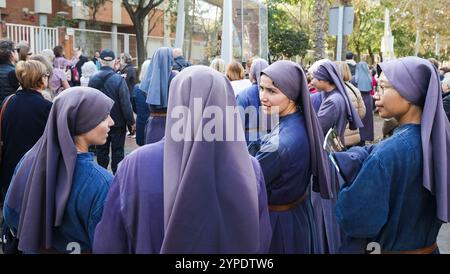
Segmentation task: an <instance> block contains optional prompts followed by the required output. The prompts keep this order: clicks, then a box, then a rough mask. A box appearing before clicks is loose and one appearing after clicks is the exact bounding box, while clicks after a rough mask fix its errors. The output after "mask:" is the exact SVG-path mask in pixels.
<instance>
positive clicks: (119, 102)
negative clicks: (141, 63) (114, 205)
mask: <svg viewBox="0 0 450 274" xmlns="http://www.w3.org/2000/svg"><path fill="white" fill-rule="evenodd" d="M114 62H115V55H114V52H113V51H111V50H109V49H105V50H103V51H102V52H101V53H100V63H101V65H102V67H101V68H100V71H99V72H97V73H96V74H95V75H93V76H92V77H91V78H90V79H89V84H88V86H89V87H92V88H96V89H98V90H100V91H102V92H103V93H104V94H106V95H107V96H108V97H109V98H111V99H113V100H114V106H113V108H112V109H111V117H112V119H113V120H114V126H113V127H111V131H110V132H109V135H108V139H107V141H106V143H105V144H104V145H101V146H97V147H96V148H97V162H98V164H99V165H101V166H102V167H104V168H108V165H109V151H110V147H111V150H112V153H111V156H112V157H111V158H112V159H111V170H112V171H113V173H116V170H117V166H118V164H119V162H120V161H122V159H123V158H124V155H125V151H124V147H125V137H126V133H127V127H128V129H129V130H130V133H131V134H134V132H135V131H136V123H135V119H134V115H133V109H132V108H131V103H130V92H129V91H128V86H127V83H126V82H125V79H123V78H122V77H121V76H120V75H119V74H117V73H115V71H114V70H113V69H112V67H113V65H114Z"/></svg>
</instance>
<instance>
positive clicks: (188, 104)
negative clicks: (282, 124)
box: [161, 66, 260, 254]
mask: <svg viewBox="0 0 450 274" xmlns="http://www.w3.org/2000/svg"><path fill="white" fill-rule="evenodd" d="M169 97H170V99H169V105H168V111H167V113H169V114H171V115H168V116H167V125H166V134H165V138H166V139H165V144H164V227H165V237H164V241H163V244H162V248H161V253H203V254H205V253H257V252H258V251H259V250H260V235H259V234H260V232H259V231H260V225H259V209H258V191H257V180H256V175H255V172H254V169H253V167H252V163H251V160H250V156H249V155H248V152H247V148H246V143H245V138H244V132H243V129H242V124H241V123H239V121H240V118H239V113H237V116H236V123H235V124H234V125H230V124H229V122H230V121H229V119H230V118H229V117H227V116H226V115H225V109H226V108H227V107H236V100H235V97H234V92H233V89H232V87H231V84H230V82H229V81H228V80H227V79H226V76H225V75H223V74H221V73H219V72H217V71H215V70H213V69H211V68H208V67H204V66H192V67H189V68H186V69H184V70H182V71H181V72H180V73H179V74H178V75H177V76H176V77H175V78H174V79H173V81H172V83H171V85H170V92H169ZM196 102H200V103H196ZM180 107H182V108H184V110H185V111H186V110H189V111H190V113H191V114H192V115H186V113H185V115H181V116H179V115H178V114H176V112H178V110H181V109H180ZM208 107H213V108H215V109H216V110H219V111H222V113H224V115H223V116H220V115H217V116H216V117H214V118H209V117H210V116H209V115H208V114H207V113H206V112H205V111H206V108H208ZM213 116H214V115H213ZM212 119H216V120H218V122H221V123H222V125H223V132H222V133H221V134H219V135H220V136H219V137H221V138H223V141H207V140H206V139H204V138H203V139H197V140H196V139H194V138H195V136H197V137H200V136H201V135H202V134H203V131H204V129H205V126H206V125H207V124H208V122H211V121H212ZM180 125H183V129H184V130H185V132H184V137H183V138H182V140H177V139H176V138H174V136H173V132H172V131H173V130H175V131H176V129H177V128H178V127H179V126H180ZM190 129H192V130H190ZM216 130H217V129H216ZM231 131H234V132H235V133H236V134H233V137H234V138H236V137H237V138H238V139H237V140H236V139H234V138H233V139H231V138H228V137H229V136H228V134H227V133H229V132H231ZM216 136H217V135H216ZM189 139H190V140H189Z"/></svg>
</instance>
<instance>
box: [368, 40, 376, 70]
mask: <svg viewBox="0 0 450 274" xmlns="http://www.w3.org/2000/svg"><path fill="white" fill-rule="evenodd" d="M367 50H368V51H369V55H370V65H373V64H374V63H375V56H374V55H373V50H372V46H371V45H370V44H369V47H368V48H367Z"/></svg>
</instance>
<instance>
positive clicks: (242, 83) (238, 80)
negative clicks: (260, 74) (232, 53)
mask: <svg viewBox="0 0 450 274" xmlns="http://www.w3.org/2000/svg"><path fill="white" fill-rule="evenodd" d="M226 75H227V78H228V80H230V82H231V86H232V87H233V90H234V95H235V96H236V95H238V94H239V92H241V91H243V90H244V89H246V88H249V87H251V86H252V82H250V80H249V79H245V72H244V67H243V66H242V65H241V63H239V62H236V61H233V62H231V64H229V65H228V67H227V71H226Z"/></svg>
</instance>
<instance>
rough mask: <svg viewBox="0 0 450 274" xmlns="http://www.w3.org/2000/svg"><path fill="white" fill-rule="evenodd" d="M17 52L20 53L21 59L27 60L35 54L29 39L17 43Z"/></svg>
mask: <svg viewBox="0 0 450 274" xmlns="http://www.w3.org/2000/svg"><path fill="white" fill-rule="evenodd" d="M17 53H18V54H19V61H26V60H28V58H30V56H31V55H32V54H33V53H32V52H31V51H30V44H28V42H27V41H21V42H20V43H19V44H17Z"/></svg>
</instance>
